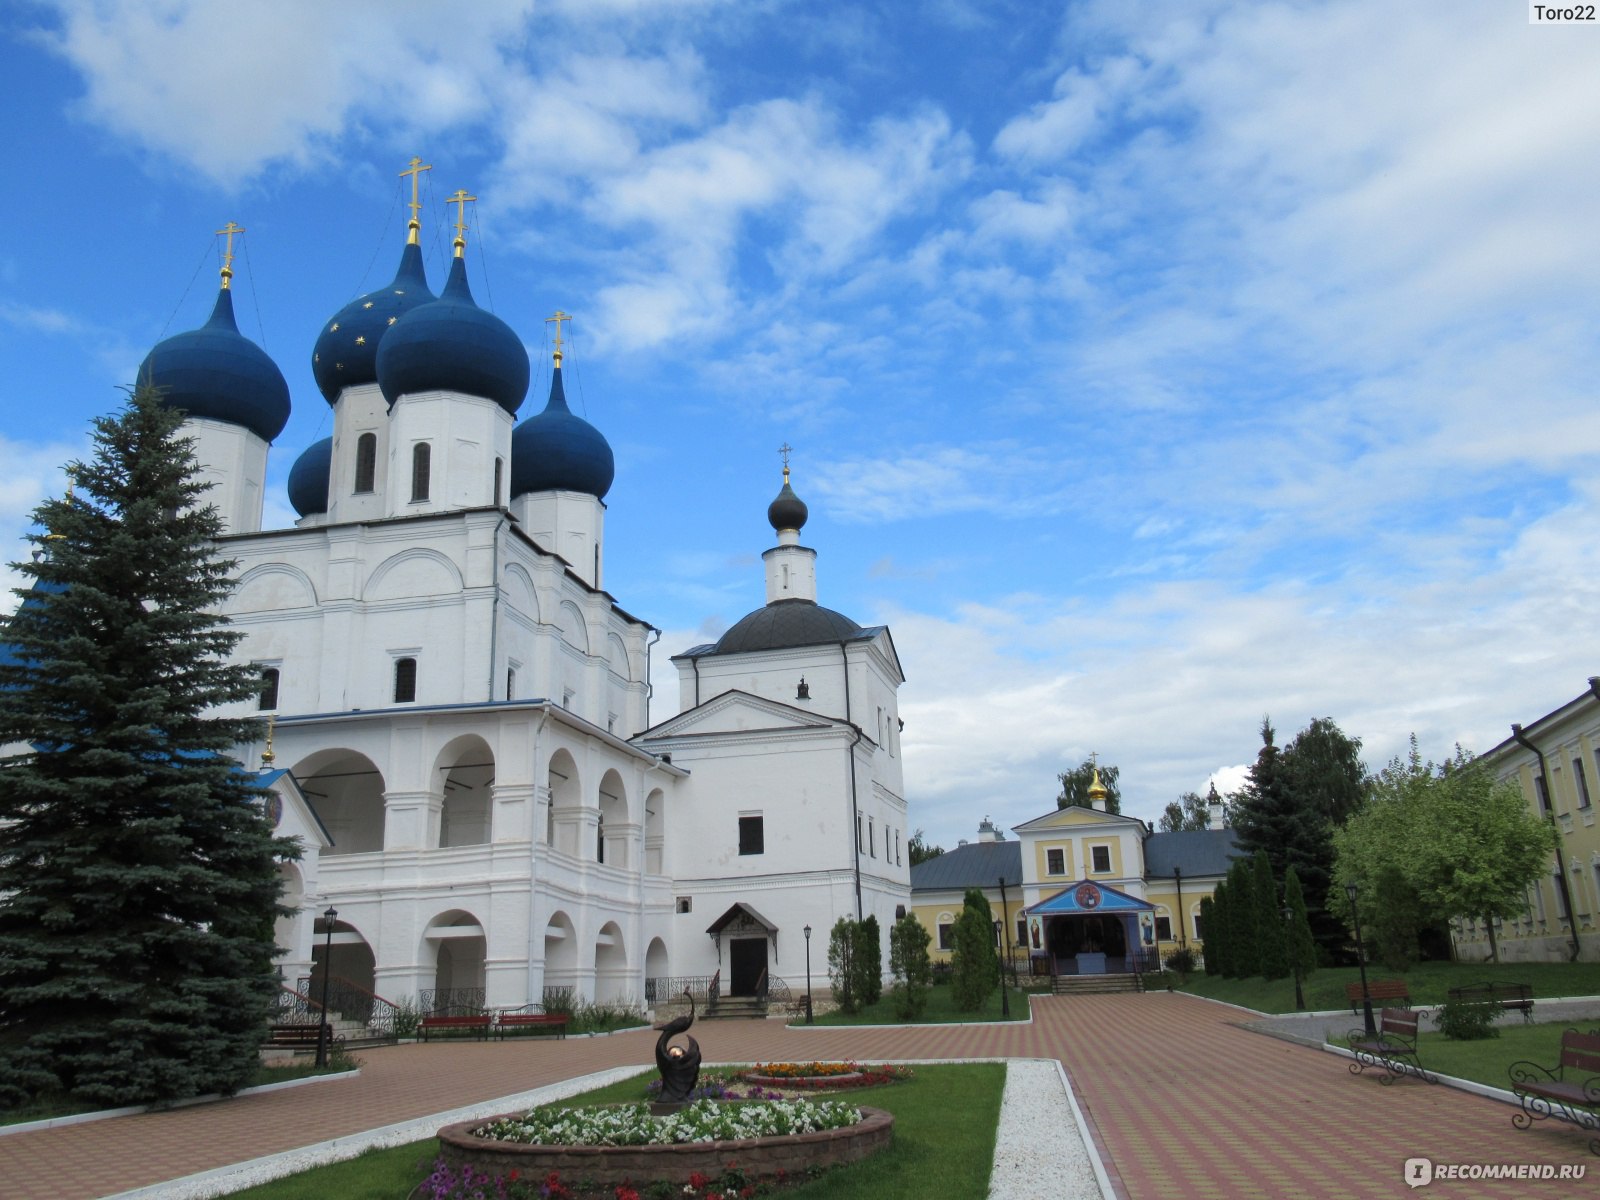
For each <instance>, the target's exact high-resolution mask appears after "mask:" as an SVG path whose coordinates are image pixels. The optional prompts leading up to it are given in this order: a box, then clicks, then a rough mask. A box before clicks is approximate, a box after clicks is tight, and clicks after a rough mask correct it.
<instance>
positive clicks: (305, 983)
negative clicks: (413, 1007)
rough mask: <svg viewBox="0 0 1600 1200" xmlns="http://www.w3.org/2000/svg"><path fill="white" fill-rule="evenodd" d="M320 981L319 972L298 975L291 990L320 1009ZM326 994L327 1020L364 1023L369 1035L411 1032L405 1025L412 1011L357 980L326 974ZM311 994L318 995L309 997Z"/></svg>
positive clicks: (412, 1017) (407, 1034)
mask: <svg viewBox="0 0 1600 1200" xmlns="http://www.w3.org/2000/svg"><path fill="white" fill-rule="evenodd" d="M313 981H314V982H313ZM322 984H323V981H322V976H320V975H317V976H311V975H302V976H300V978H299V979H298V980H296V981H295V989H294V993H293V994H294V995H297V996H298V997H299V999H300V1001H301V1002H303V1003H304V1004H306V1005H308V1006H316V1008H318V1009H320V1008H321V999H320V998H321V997H322V996H323V995H324V992H323V986H322ZM326 995H327V997H328V1019H329V1020H330V1021H331V1020H333V1019H334V1018H335V1017H336V1016H337V1017H342V1018H344V1019H345V1020H346V1021H354V1022H356V1023H357V1024H358V1025H365V1026H366V1028H367V1032H368V1034H370V1035H371V1036H372V1037H406V1036H409V1034H410V1032H411V1030H410V1028H409V1026H410V1025H411V1024H413V1023H414V1022H415V1020H416V1017H415V1013H409V1014H408V1013H407V1012H405V1011H403V1010H402V1009H401V1008H400V1007H399V1006H398V1005H396V1004H394V1003H393V1002H391V1001H389V1000H385V999H384V998H383V997H382V996H380V995H378V994H377V993H376V992H369V991H368V990H367V989H366V988H364V987H362V986H361V985H360V984H358V983H351V982H350V981H349V980H348V979H341V978H340V977H339V976H337V975H331V976H329V977H328V986H327V992H326ZM313 996H316V997H318V999H316V1000H313V999H312V997H313ZM307 1011H310V1009H309V1008H308V1009H307Z"/></svg>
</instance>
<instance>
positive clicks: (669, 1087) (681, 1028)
mask: <svg viewBox="0 0 1600 1200" xmlns="http://www.w3.org/2000/svg"><path fill="white" fill-rule="evenodd" d="M683 994H684V995H685V996H687V997H688V998H689V1014H688V1015H687V1016H683V1017H676V1018H674V1019H673V1020H671V1021H667V1022H665V1023H663V1024H660V1025H657V1026H656V1027H655V1028H657V1029H659V1030H660V1031H661V1036H660V1037H659V1038H657V1039H656V1070H658V1071H660V1072H661V1098H660V1100H659V1103H661V1104H680V1105H681V1104H687V1103H688V1102H689V1093H690V1092H692V1091H694V1088H695V1084H697V1083H699V1082H700V1043H699V1042H697V1041H695V1040H694V1038H692V1037H690V1036H689V1033H688V1029H689V1026H691V1025H693V1024H694V996H693V995H691V994H690V992H689V989H688V988H685V989H684V991H683ZM679 1034H683V1043H684V1044H682V1045H680V1044H678V1043H676V1042H674V1041H673V1040H672V1039H673V1038H675V1037H677V1036H678V1035H679Z"/></svg>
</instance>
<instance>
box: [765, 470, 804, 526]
mask: <svg viewBox="0 0 1600 1200" xmlns="http://www.w3.org/2000/svg"><path fill="white" fill-rule="evenodd" d="M810 515H811V514H810V511H809V510H808V509H807V508H806V502H805V501H804V500H802V499H800V497H799V496H796V495H795V494H794V489H793V488H792V487H790V486H789V468H788V467H784V469H783V490H782V491H781V492H779V493H778V498H777V499H776V500H774V501H773V502H772V503H771V504H769V505H767V522H768V523H769V524H770V525H771V526H772V528H773V529H775V530H784V529H793V530H794V531H795V532H796V533H798V532H799V531H800V530H801V529H804V528H805V524H806V518H807V517H808V516H810Z"/></svg>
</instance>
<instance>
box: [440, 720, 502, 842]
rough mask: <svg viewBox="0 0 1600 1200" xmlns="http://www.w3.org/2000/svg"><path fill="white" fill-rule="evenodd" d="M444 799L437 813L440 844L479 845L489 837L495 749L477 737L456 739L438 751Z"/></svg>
mask: <svg viewBox="0 0 1600 1200" xmlns="http://www.w3.org/2000/svg"><path fill="white" fill-rule="evenodd" d="M436 774H437V775H439V776H442V778H443V782H442V783H441V785H440V786H441V788H442V790H443V792H444V803H443V806H442V807H441V809H440V813H439V845H441V846H480V845H482V844H483V843H485V842H487V841H488V840H489V824H490V813H491V811H492V809H493V805H492V804H491V803H490V800H491V799H492V796H493V792H494V752H493V751H491V750H490V749H489V744H488V743H487V742H485V741H484V740H483V739H482V738H480V737H461V738H457V739H455V740H454V741H453V742H451V743H450V744H449V745H448V746H446V747H445V748H444V750H443V751H442V752H441V753H440V755H439V758H438V761H437V764H436Z"/></svg>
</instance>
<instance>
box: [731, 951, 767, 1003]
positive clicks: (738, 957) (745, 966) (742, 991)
mask: <svg viewBox="0 0 1600 1200" xmlns="http://www.w3.org/2000/svg"><path fill="white" fill-rule="evenodd" d="M766 970H767V939H766V938H734V939H733V941H731V942H729V943H728V995H730V996H754V995H755V994H756V985H757V984H759V983H760V982H761V976H762V975H764V974H765V973H766Z"/></svg>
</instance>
